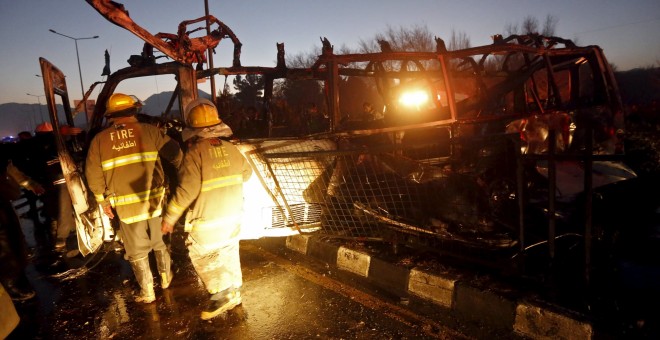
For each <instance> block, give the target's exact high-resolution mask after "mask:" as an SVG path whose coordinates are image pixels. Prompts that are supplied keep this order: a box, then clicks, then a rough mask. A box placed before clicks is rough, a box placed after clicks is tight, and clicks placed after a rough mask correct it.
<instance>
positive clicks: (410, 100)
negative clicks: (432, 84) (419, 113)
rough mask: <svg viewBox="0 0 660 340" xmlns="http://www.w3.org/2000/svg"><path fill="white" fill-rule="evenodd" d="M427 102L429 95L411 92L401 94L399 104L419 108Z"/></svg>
mask: <svg viewBox="0 0 660 340" xmlns="http://www.w3.org/2000/svg"><path fill="white" fill-rule="evenodd" d="M428 100H429V95H428V93H427V92H426V91H423V90H412V91H407V92H404V93H402V94H401V96H400V97H399V103H400V104H402V105H404V106H408V107H416V108H419V107H421V106H423V105H424V104H425V103H426V102H428Z"/></svg>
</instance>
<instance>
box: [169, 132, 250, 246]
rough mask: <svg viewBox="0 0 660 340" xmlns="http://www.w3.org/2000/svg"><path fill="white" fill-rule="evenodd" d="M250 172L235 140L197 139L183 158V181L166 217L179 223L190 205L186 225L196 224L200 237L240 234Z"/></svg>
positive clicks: (208, 240) (196, 235) (217, 238)
mask: <svg viewBox="0 0 660 340" xmlns="http://www.w3.org/2000/svg"><path fill="white" fill-rule="evenodd" d="M250 175H252V169H251V168H250V165H249V164H248V162H247V160H246V159H245V158H244V157H243V155H242V154H241V152H240V151H239V150H238V148H237V147H236V146H235V145H233V144H232V143H231V142H227V141H223V140H221V139H218V138H206V139H197V140H195V141H194V142H193V144H192V145H191V146H190V147H189V148H188V151H186V154H185V156H184V158H183V163H182V164H181V168H179V184H178V186H177V188H176V192H175V193H174V196H173V197H172V199H171V200H170V202H169V203H168V205H167V211H166V212H165V214H164V215H163V220H164V221H166V222H168V223H170V224H174V223H176V221H177V220H178V219H179V218H180V217H181V216H182V215H183V214H184V212H185V210H186V208H188V207H189V206H190V211H189V213H188V215H187V216H186V224H190V225H192V230H191V236H193V237H194V238H195V239H196V240H198V241H200V242H202V243H208V244H212V243H218V242H221V241H222V240H227V239H230V238H233V237H236V236H238V233H239V231H240V229H239V228H240V220H241V217H242V210H243V182H244V181H247V180H248V178H249V177H250ZM193 202H194V203H193Z"/></svg>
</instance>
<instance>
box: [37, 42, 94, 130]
mask: <svg viewBox="0 0 660 340" xmlns="http://www.w3.org/2000/svg"><path fill="white" fill-rule="evenodd" d="M49 31H51V32H52V33H55V34H57V35H61V36H63V37H66V38H69V39H71V40H73V41H74V42H75V44H76V58H77V60H78V76H79V77H80V91H81V92H82V97H81V101H82V100H83V99H84V98H85V87H84V86H83V80H82V70H81V69H80V54H78V40H85V39H96V38H98V37H99V36H98V35H95V36H93V37H85V38H74V37H70V36H68V35H66V34H62V33H59V32H57V31H55V30H54V29H49ZM83 107H84V110H85V122H86V123H87V125H88V126H89V116H88V114H87V103H86V102H85V103H83Z"/></svg>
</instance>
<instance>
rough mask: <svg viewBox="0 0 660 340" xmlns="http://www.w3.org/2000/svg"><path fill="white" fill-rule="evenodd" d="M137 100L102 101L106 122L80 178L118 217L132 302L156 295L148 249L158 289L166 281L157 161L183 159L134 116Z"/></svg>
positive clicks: (162, 191)
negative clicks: (136, 290) (134, 290)
mask: <svg viewBox="0 0 660 340" xmlns="http://www.w3.org/2000/svg"><path fill="white" fill-rule="evenodd" d="M141 107H142V104H141V102H140V101H139V100H138V99H137V98H135V97H133V96H129V95H125V94H122V93H115V94H113V95H112V96H111V97H110V99H109V100H108V102H107V105H106V111H105V117H106V119H107V120H108V122H109V124H108V126H107V127H106V128H105V129H104V130H102V131H101V132H99V133H98V134H97V135H96V136H94V138H93V139H92V141H91V143H90V145H89V151H88V153H87V160H86V166H85V176H86V177H87V182H88V184H89V188H90V190H91V191H92V192H93V193H94V197H95V198H96V201H97V202H98V203H99V204H100V205H101V207H102V208H103V211H104V212H105V214H106V215H108V217H110V218H114V216H115V215H116V216H117V217H118V218H119V225H120V232H121V235H122V240H123V241H124V249H125V250H126V259H127V260H128V261H129V262H130V264H131V268H132V269H133V273H134V274H135V277H136V279H137V281H138V284H139V285H140V294H139V295H138V296H136V298H135V300H136V301H138V302H144V303H151V302H153V301H154V300H155V299H156V296H155V293H154V288H153V275H152V273H151V268H150V266H149V257H148V256H149V253H150V252H151V250H153V251H154V255H155V257H156V264H157V266H158V272H159V273H160V276H161V286H162V288H167V287H169V285H170V282H171V281H172V271H171V269H170V263H171V260H170V255H169V252H168V250H167V247H166V245H165V243H164V242H163V235H162V234H161V231H160V219H161V218H160V216H161V213H162V206H163V203H164V200H165V189H166V182H165V180H166V179H165V175H164V173H163V166H162V163H161V159H165V160H167V161H169V162H170V163H172V164H173V165H174V166H176V167H178V166H179V165H180V163H181V160H182V159H183V153H182V151H181V148H180V146H179V144H178V143H177V142H176V141H174V140H173V139H170V138H169V137H168V136H167V135H165V134H163V133H162V132H161V131H160V130H159V129H158V128H157V127H155V126H153V125H149V124H146V123H140V122H138V120H137V117H136V115H137V113H138V112H139V110H140V108H141Z"/></svg>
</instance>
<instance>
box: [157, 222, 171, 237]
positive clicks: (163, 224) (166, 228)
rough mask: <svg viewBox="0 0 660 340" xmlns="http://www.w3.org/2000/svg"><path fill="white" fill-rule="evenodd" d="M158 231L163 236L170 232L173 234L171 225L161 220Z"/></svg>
mask: <svg viewBox="0 0 660 340" xmlns="http://www.w3.org/2000/svg"><path fill="white" fill-rule="evenodd" d="M160 231H161V232H162V233H163V235H167V234H168V233H172V232H174V225H172V224H170V223H168V222H165V220H163V222H161V225H160Z"/></svg>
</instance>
